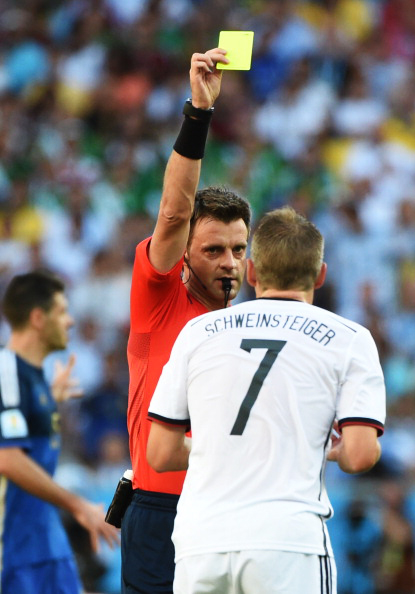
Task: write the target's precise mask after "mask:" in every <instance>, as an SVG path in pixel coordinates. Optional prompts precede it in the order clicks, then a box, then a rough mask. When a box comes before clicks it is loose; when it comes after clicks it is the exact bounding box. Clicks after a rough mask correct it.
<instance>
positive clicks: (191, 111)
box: [183, 98, 214, 124]
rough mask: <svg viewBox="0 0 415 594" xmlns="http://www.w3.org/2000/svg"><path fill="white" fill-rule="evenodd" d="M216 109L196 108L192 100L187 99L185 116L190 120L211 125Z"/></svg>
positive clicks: (184, 108) (184, 107) (184, 109)
mask: <svg viewBox="0 0 415 594" xmlns="http://www.w3.org/2000/svg"><path fill="white" fill-rule="evenodd" d="M213 111H214V107H208V108H203V107H196V106H195V105H193V103H192V99H190V98H189V99H186V101H185V104H184V106H183V114H184V115H185V116H188V117H190V118H194V119H196V120H201V121H202V122H205V123H207V124H209V122H210V120H211V118H212V115H213Z"/></svg>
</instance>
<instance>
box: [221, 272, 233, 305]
mask: <svg viewBox="0 0 415 594" xmlns="http://www.w3.org/2000/svg"><path fill="white" fill-rule="evenodd" d="M222 289H223V292H224V293H225V305H224V307H227V305H228V301H229V294H230V292H231V289H232V281H231V279H230V278H223V279H222Z"/></svg>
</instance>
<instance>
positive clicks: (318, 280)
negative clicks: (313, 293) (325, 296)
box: [314, 262, 327, 289]
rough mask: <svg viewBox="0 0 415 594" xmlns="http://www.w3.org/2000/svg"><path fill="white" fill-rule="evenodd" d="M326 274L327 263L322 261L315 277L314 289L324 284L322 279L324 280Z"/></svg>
mask: <svg viewBox="0 0 415 594" xmlns="http://www.w3.org/2000/svg"><path fill="white" fill-rule="evenodd" d="M326 274H327V264H326V263H325V262H323V264H322V265H321V268H320V272H319V274H318V276H317V278H316V282H315V283H314V288H315V289H319V288H320V287H322V286H323V285H324V281H325V280H326Z"/></svg>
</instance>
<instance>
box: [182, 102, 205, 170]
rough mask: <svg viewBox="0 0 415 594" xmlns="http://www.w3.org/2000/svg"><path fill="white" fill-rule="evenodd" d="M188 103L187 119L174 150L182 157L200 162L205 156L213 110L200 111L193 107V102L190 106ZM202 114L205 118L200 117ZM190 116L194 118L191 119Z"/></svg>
mask: <svg viewBox="0 0 415 594" xmlns="http://www.w3.org/2000/svg"><path fill="white" fill-rule="evenodd" d="M188 101H189V100H188ZM188 101H186V103H185V106H184V108H183V113H184V114H185V117H184V121H183V124H182V127H181V130H180V132H179V135H178V137H177V140H176V142H175V144H174V147H173V148H174V150H175V151H176V153H179V155H182V157H187V158H188V159H195V160H198V159H201V158H202V157H203V156H204V154H205V145H206V139H207V135H208V132H209V123H210V119H211V117H212V113H213V108H211V109H209V110H206V109H198V108H197V107H193V105H192V104H191V102H190V106H189V104H188ZM201 112H202V114H203V117H199V115H200V113H201ZM190 115H192V116H193V117H190ZM194 118H197V119H194Z"/></svg>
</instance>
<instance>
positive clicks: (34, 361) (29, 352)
mask: <svg viewBox="0 0 415 594" xmlns="http://www.w3.org/2000/svg"><path fill="white" fill-rule="evenodd" d="M7 348H8V349H9V350H11V351H13V352H14V353H16V355H19V357H21V358H22V359H24V360H25V361H27V362H28V363H30V364H31V365H34V366H35V367H42V364H43V360H44V358H45V356H46V354H47V353H44V349H43V348H42V345H40V344H39V342H38V341H37V340H36V339H34V338H33V336H31V335H29V333H27V332H12V334H11V336H10V339H9V341H8V342H7Z"/></svg>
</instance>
